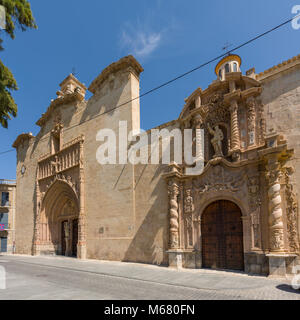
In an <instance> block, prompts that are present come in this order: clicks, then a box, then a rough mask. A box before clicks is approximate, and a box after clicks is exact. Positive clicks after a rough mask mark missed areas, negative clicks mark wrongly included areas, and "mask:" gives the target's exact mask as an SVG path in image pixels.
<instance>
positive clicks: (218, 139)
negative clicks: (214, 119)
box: [207, 123, 224, 158]
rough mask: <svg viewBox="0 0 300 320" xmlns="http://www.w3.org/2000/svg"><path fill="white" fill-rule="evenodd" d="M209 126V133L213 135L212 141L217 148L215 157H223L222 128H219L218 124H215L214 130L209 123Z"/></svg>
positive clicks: (215, 148)
mask: <svg viewBox="0 0 300 320" xmlns="http://www.w3.org/2000/svg"><path fill="white" fill-rule="evenodd" d="M207 126H208V131H209V133H210V134H211V135H212V136H213V138H212V139H211V140H210V141H211V144H212V145H213V147H214V150H215V155H214V158H216V157H223V152H222V140H223V139H224V135H223V132H222V130H221V129H220V128H219V126H218V125H215V126H214V130H213V129H212V127H211V126H210V124H209V123H208V125H207Z"/></svg>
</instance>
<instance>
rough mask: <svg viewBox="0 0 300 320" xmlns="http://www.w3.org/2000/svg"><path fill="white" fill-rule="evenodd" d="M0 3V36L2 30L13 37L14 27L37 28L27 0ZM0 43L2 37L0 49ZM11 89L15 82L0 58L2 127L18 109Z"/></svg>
mask: <svg viewBox="0 0 300 320" xmlns="http://www.w3.org/2000/svg"><path fill="white" fill-rule="evenodd" d="M0 5H2V6H3V7H4V8H5V13H6V14H5V16H6V26H5V29H4V30H1V32H0V35H1V36H2V34H3V32H4V33H6V34H8V35H9V37H10V38H12V39H14V38H15V29H16V27H19V28H20V29H21V30H22V31H26V30H27V29H28V28H35V29H36V28H37V26H36V24H35V21H34V18H33V15H32V12H31V8H30V4H29V2H28V1H27V0H0ZM2 43H3V39H2V37H0V50H3V47H2ZM13 90H18V87H17V82H16V80H15V78H14V76H13V74H12V72H11V71H10V70H9V69H8V68H7V67H6V66H5V65H4V64H3V62H2V61H1V59H0V124H1V125H2V127H4V128H7V126H8V120H10V119H11V116H13V117H16V115H17V111H18V107H17V105H16V103H15V101H14V99H13V97H12V94H11V93H12V91H13Z"/></svg>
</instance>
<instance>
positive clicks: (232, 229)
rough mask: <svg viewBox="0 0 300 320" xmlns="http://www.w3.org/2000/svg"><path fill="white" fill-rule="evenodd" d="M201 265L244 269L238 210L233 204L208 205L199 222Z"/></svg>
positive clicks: (222, 201)
mask: <svg viewBox="0 0 300 320" xmlns="http://www.w3.org/2000/svg"><path fill="white" fill-rule="evenodd" d="M201 221H202V222H201V237H202V265H203V267H206V268H214V269H232V270H243V269H244V250H243V225H242V219H241V210H240V209H239V207H238V206H237V205H235V204H234V203H233V202H230V201H225V200H220V201H216V202H214V203H212V204H211V205H209V206H208V207H207V208H206V209H205V211H204V213H203V215H202V219H201Z"/></svg>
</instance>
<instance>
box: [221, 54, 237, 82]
mask: <svg viewBox="0 0 300 320" xmlns="http://www.w3.org/2000/svg"><path fill="white" fill-rule="evenodd" d="M241 64H242V59H241V57H240V56H238V55H236V54H229V55H228V56H226V57H224V58H223V59H222V60H221V61H219V63H218V64H217V65H216V68H215V73H216V75H217V76H218V79H219V80H221V81H224V80H225V75H226V73H230V72H240V67H241Z"/></svg>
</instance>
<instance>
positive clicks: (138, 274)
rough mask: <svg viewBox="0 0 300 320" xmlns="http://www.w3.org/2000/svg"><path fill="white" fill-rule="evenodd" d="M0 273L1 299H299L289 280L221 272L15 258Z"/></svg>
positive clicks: (0, 263) (3, 259)
mask: <svg viewBox="0 0 300 320" xmlns="http://www.w3.org/2000/svg"><path fill="white" fill-rule="evenodd" d="M0 270H2V271H3V270H5V273H6V289H0V300H12V299H13V300H16V299H17V300H18V299H26V300H27V299H29V300H32V299H37V300H39V299H46V300H71V299H75V300H76V299H84V300H85V299H91V300H99V299H101V300H103V299H104V300H110V299H117V300H123V299H130V300H141V299H150V300H166V299H172V300H178V299H180V300H190V299H192V300H220V299H222V300H224V299H225V300H228V299H229V300H250V299H260V300H261V299H269V300H273V299H288V300H300V291H299V290H294V289H292V287H291V285H290V281H288V280H285V279H270V278H266V277H260V276H249V275H246V274H243V273H232V272H225V271H218V272H217V271H212V270H202V269H200V270H181V271H177V270H172V269H169V268H166V267H159V266H151V265H143V264H135V263H121V262H104V261H95V260H85V261H81V260H77V259H72V258H64V257H31V256H17V255H14V256H11V255H2V256H0Z"/></svg>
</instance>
